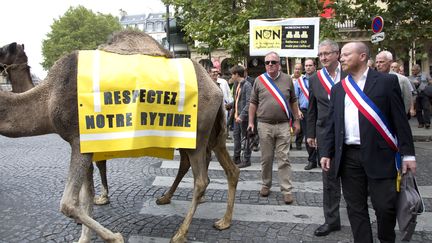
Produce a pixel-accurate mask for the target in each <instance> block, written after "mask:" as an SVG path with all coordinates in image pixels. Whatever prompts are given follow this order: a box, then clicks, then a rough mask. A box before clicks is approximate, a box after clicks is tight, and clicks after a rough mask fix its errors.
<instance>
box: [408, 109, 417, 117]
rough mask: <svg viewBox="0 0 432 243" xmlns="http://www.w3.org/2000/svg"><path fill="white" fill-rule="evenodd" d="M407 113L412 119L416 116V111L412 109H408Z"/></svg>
mask: <svg viewBox="0 0 432 243" xmlns="http://www.w3.org/2000/svg"><path fill="white" fill-rule="evenodd" d="M409 113H410V116H412V117H414V116H415V115H416V110H415V109H414V108H410V110H409Z"/></svg>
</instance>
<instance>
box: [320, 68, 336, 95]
mask: <svg viewBox="0 0 432 243" xmlns="http://www.w3.org/2000/svg"><path fill="white" fill-rule="evenodd" d="M317 76H318V79H319V81H320V82H321V85H322V86H323V87H324V89H325V91H326V92H327V94H328V98H329V99H330V91H331V88H332V87H333V85H334V81H333V79H332V77H331V76H330V74H329V73H328V72H327V69H326V68H325V67H323V68H322V69H321V70H319V71H318V72H317Z"/></svg>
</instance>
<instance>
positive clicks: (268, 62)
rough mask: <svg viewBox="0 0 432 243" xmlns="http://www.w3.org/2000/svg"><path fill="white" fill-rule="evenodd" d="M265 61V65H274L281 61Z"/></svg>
mask: <svg viewBox="0 0 432 243" xmlns="http://www.w3.org/2000/svg"><path fill="white" fill-rule="evenodd" d="M264 63H265V65H270V64H272V65H276V64H278V63H279V62H278V61H265V62H264Z"/></svg>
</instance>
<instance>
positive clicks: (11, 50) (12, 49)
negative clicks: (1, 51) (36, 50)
mask: <svg viewBox="0 0 432 243" xmlns="http://www.w3.org/2000/svg"><path fill="white" fill-rule="evenodd" d="M16 49H17V43H16V42H13V43H10V44H9V46H8V52H9V53H12V54H13V53H15V52H16Z"/></svg>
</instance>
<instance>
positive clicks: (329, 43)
mask: <svg viewBox="0 0 432 243" xmlns="http://www.w3.org/2000/svg"><path fill="white" fill-rule="evenodd" d="M322 46H330V47H331V49H332V51H337V52H339V44H338V43H337V42H336V41H334V40H330V39H325V40H323V41H321V43H320V44H319V45H318V48H320V47H322Z"/></svg>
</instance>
